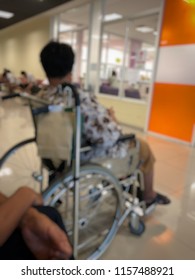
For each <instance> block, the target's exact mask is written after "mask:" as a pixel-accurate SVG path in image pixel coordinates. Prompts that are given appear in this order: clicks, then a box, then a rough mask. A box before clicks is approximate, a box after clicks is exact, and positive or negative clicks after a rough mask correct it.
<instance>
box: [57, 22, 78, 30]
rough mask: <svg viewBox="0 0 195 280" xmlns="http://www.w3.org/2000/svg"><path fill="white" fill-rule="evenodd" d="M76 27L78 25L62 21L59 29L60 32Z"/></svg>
mask: <svg viewBox="0 0 195 280" xmlns="http://www.w3.org/2000/svg"><path fill="white" fill-rule="evenodd" d="M75 28H76V25H73V24H72V25H70V24H65V23H60V26H59V31H60V32H66V31H71V30H73V29H75Z"/></svg>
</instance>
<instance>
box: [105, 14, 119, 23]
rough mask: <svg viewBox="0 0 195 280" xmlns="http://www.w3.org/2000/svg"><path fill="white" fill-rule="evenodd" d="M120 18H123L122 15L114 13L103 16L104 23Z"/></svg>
mask: <svg viewBox="0 0 195 280" xmlns="http://www.w3.org/2000/svg"><path fill="white" fill-rule="evenodd" d="M122 17H123V16H122V15H120V14H116V13H113V14H107V15H105V16H104V21H113V20H116V19H120V18H122Z"/></svg>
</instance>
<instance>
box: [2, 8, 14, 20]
mask: <svg viewBox="0 0 195 280" xmlns="http://www.w3.org/2000/svg"><path fill="white" fill-rule="evenodd" d="M13 16H14V14H13V13H10V12H6V11H2V10H0V18H6V19H9V18H12V17H13Z"/></svg>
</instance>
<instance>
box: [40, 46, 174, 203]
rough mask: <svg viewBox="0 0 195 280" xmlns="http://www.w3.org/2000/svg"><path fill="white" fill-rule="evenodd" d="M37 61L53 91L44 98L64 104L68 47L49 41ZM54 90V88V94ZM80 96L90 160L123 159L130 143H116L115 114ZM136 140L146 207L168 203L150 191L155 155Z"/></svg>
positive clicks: (69, 59)
mask: <svg viewBox="0 0 195 280" xmlns="http://www.w3.org/2000/svg"><path fill="white" fill-rule="evenodd" d="M40 58H41V63H42V66H43V68H44V70H45V73H46V75H47V78H48V80H49V83H50V85H51V86H52V92H50V93H48V95H47V93H46V94H45V96H43V98H46V99H49V100H50V101H52V102H53V103H54V104H63V102H64V100H65V94H66V92H65V91H62V88H63V83H66V82H68V83H70V82H71V71H72V67H73V64H74V52H73V50H72V48H71V47H70V46H69V45H67V44H64V43H58V42H50V43H48V44H47V45H46V46H45V47H44V48H43V49H42V51H41V54H40ZM54 87H56V90H55V91H54V90H53V89H54ZM79 94H80V100H81V113H82V114H83V116H84V136H85V138H86V140H87V141H88V142H89V143H90V144H92V145H95V148H93V149H92V153H90V154H89V157H90V158H91V157H94V158H95V157H115V158H117V157H120V158H123V157H125V156H126V155H127V152H128V149H129V148H130V145H131V143H128V142H126V143H120V142H119V143H117V140H118V139H119V137H120V136H121V134H122V130H121V128H120V126H119V124H118V123H117V122H116V118H115V116H114V112H113V111H112V110H108V109H106V108H104V107H103V106H102V105H100V104H99V103H98V102H97V99H96V97H95V96H94V95H93V94H91V93H87V92H82V91H79ZM139 141H140V161H141V167H140V169H141V170H142V171H143V174H144V182H145V193H144V199H145V201H146V203H147V204H148V205H150V204H151V203H153V202H157V203H159V204H168V203H170V200H169V198H167V197H166V196H164V195H161V194H159V193H157V192H155V191H154V189H153V175H154V162H155V158H154V155H153V153H152V151H151V149H150V147H149V145H148V144H147V143H146V142H145V141H143V140H141V139H140V140H139ZM86 157H88V155H86Z"/></svg>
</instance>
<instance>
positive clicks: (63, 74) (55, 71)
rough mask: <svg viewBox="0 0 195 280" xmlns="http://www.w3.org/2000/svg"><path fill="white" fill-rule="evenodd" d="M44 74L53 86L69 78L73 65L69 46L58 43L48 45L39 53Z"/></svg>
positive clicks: (72, 56) (71, 51) (72, 55)
mask: <svg viewBox="0 0 195 280" xmlns="http://www.w3.org/2000/svg"><path fill="white" fill-rule="evenodd" d="M40 59H41V63H42V66H43V69H44V70H45V73H46V75H47V77H48V79H49V81H50V83H52V84H53V85H57V84H58V83H61V82H64V81H66V79H68V78H69V76H70V74H71V71H72V67H73V64H74V52H73V50H72V48H71V46H69V45H67V44H64V43H59V42H50V43H48V44H47V45H46V46H45V47H44V48H43V49H42V51H41V53H40Z"/></svg>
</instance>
